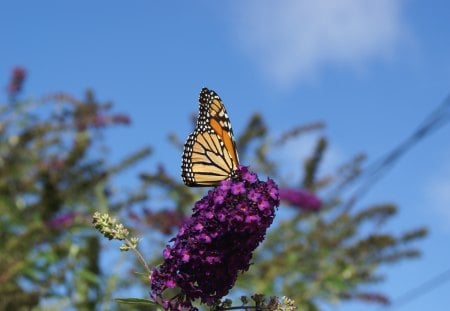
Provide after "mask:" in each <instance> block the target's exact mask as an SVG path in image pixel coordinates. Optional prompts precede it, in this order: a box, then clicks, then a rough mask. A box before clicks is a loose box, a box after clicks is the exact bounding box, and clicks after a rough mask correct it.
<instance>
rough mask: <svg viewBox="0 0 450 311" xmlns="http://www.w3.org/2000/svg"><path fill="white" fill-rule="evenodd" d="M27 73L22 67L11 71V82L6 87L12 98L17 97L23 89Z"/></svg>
mask: <svg viewBox="0 0 450 311" xmlns="http://www.w3.org/2000/svg"><path fill="white" fill-rule="evenodd" d="M26 75H27V72H26V71H25V69H24V68H22V67H15V68H14V69H13V71H12V76H11V80H10V82H9V85H8V93H9V95H10V96H12V97H14V96H15V95H17V94H18V93H19V92H20V91H21V90H22V87H23V83H24V81H25V77H26Z"/></svg>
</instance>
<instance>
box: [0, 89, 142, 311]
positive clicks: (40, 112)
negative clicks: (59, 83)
mask: <svg viewBox="0 0 450 311" xmlns="http://www.w3.org/2000/svg"><path fill="white" fill-rule="evenodd" d="M110 106H111V105H110V104H100V103H97V102H96V101H95V99H94V96H93V94H92V92H88V93H87V95H86V98H85V100H83V101H79V100H76V99H74V98H72V97H71V96H68V95H66V94H56V95H52V96H49V97H46V98H43V99H41V100H17V99H16V98H14V100H11V101H10V102H9V103H6V104H2V105H0V240H1V243H0V253H1V254H2V255H1V260H0V297H2V298H1V299H0V310H28V309H30V308H32V307H33V306H37V305H38V304H39V303H40V301H41V300H42V299H43V298H51V299H53V300H54V299H61V301H63V300H67V299H69V300H70V304H71V305H72V306H73V307H75V308H77V309H80V310H94V309H95V308H96V306H98V305H99V304H101V303H102V301H105V299H106V300H107V299H109V297H108V296H107V295H106V294H105V293H106V288H105V285H104V284H103V282H102V280H103V281H104V279H103V277H102V272H101V267H100V263H99V258H100V254H101V251H102V250H101V245H100V241H99V236H98V235H97V234H96V232H95V231H94V230H93V229H92V225H91V223H90V221H91V220H90V219H91V215H92V214H93V212H94V211H95V210H107V209H109V210H111V208H114V210H116V211H119V210H120V209H121V208H122V207H123V203H121V202H115V204H114V205H113V204H112V203H113V196H111V195H110V194H109V193H108V192H109V190H108V185H109V184H110V180H111V178H112V177H113V176H114V175H116V174H118V173H120V172H121V171H122V170H123V169H125V168H126V167H128V166H130V165H132V164H134V163H136V162H137V161H139V160H140V159H142V158H143V157H145V156H146V155H148V152H149V150H148V149H143V150H140V151H138V152H137V153H135V154H133V155H131V156H130V157H128V158H127V159H125V160H124V161H123V162H122V163H118V164H115V165H112V166H108V165H107V163H106V162H105V159H104V155H103V154H102V153H101V149H100V147H101V144H100V143H101V132H102V131H103V130H104V129H105V128H106V127H108V126H111V125H115V124H120V123H127V122H128V121H127V120H128V119H127V117H126V116H124V115H120V114H111V113H110V112H109V110H110ZM134 197H137V196H134ZM134 197H133V196H128V197H127V198H126V199H125V202H126V203H127V204H132V203H133V202H135V201H138V200H141V199H142V198H139V199H138V200H135V199H134Z"/></svg>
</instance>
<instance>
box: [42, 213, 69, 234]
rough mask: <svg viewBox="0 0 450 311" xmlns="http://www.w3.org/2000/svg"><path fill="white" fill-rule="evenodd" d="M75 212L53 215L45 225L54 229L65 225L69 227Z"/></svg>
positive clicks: (62, 227)
mask: <svg viewBox="0 0 450 311" xmlns="http://www.w3.org/2000/svg"><path fill="white" fill-rule="evenodd" d="M75 217H76V214H75V213H72V212H70V213H66V214H61V215H58V216H55V217H53V218H52V219H50V220H49V221H47V222H46V225H47V227H49V228H50V229H54V230H62V229H65V228H67V227H70V226H71V225H72V224H73V222H74V220H75Z"/></svg>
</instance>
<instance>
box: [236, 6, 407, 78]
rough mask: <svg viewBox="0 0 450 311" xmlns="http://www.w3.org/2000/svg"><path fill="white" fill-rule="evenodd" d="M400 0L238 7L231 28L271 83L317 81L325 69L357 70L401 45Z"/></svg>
mask: <svg viewBox="0 0 450 311" xmlns="http://www.w3.org/2000/svg"><path fill="white" fill-rule="evenodd" d="M401 2H402V1H401V0H314V1H307V0H281V1H274V0H254V1H247V2H239V6H238V7H237V8H236V9H237V10H238V11H239V12H238V14H237V16H238V17H237V22H236V23H235V24H234V25H233V26H234V27H235V29H236V32H237V35H238V38H239V40H240V43H241V45H242V47H243V48H244V50H245V51H246V52H247V53H248V54H249V55H251V58H252V59H253V60H254V61H256V62H257V63H258V64H259V66H261V67H262V70H263V71H264V73H265V74H266V75H268V76H269V77H270V79H271V80H273V81H274V82H276V83H279V84H281V85H282V86H283V85H284V86H285V85H290V84H292V83H293V82H294V81H296V80H298V79H309V78H311V77H314V76H315V75H317V73H318V71H319V70H320V69H321V68H322V67H323V66H324V65H326V64H332V65H341V64H344V65H350V66H354V67H359V66H361V64H364V62H366V61H368V60H371V59H376V58H379V57H389V56H390V55H391V54H392V52H393V51H394V50H395V47H396V44H398V42H400V41H402V39H403V37H404V34H405V26H404V22H403V20H402V16H401V12H400V11H401Z"/></svg>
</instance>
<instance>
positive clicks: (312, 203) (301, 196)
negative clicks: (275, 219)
mask: <svg viewBox="0 0 450 311" xmlns="http://www.w3.org/2000/svg"><path fill="white" fill-rule="evenodd" d="M279 194H280V199H281V200H282V201H286V202H287V203H289V204H290V205H294V206H298V207H300V208H303V209H307V210H313V211H317V210H319V209H320V207H321V205H322V202H321V201H320V199H319V198H318V197H317V196H316V195H315V194H314V193H312V192H309V191H306V190H297V189H280V191H279Z"/></svg>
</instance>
